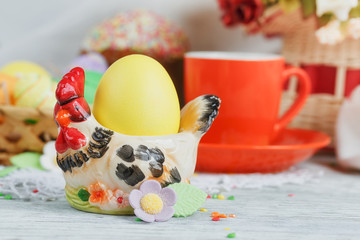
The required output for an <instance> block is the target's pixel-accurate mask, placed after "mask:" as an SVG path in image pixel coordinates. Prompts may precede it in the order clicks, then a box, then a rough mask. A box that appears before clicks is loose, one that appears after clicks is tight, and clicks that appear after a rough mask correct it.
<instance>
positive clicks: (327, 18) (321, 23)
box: [319, 13, 335, 27]
mask: <svg viewBox="0 0 360 240" xmlns="http://www.w3.org/2000/svg"><path fill="white" fill-rule="evenodd" d="M333 19H335V16H334V15H333V14H332V13H325V14H323V15H322V16H321V17H320V18H319V26H320V27H323V26H325V25H326V24H328V23H329V22H330V21H331V20H333Z"/></svg>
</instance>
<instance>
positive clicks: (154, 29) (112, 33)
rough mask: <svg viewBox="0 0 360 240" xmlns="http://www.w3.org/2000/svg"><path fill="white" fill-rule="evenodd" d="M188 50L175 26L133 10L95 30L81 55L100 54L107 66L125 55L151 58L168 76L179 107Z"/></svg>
mask: <svg viewBox="0 0 360 240" xmlns="http://www.w3.org/2000/svg"><path fill="white" fill-rule="evenodd" d="M189 46H190V44H189V41H188V38H187V37H186V35H185V34H184V32H183V31H182V30H181V29H180V28H179V27H178V26H177V25H176V24H174V23H172V22H170V21H169V20H167V19H165V18H164V17H162V16H159V15H158V14H156V13H154V12H151V11H145V10H133V11H129V12H124V13H120V14H118V15H116V16H114V17H113V18H110V19H108V20H106V21H104V22H102V23H100V24H99V25H97V26H95V27H94V28H93V29H92V30H91V31H90V33H89V34H88V35H87V36H86V38H85V40H84V44H83V49H82V52H98V53H101V54H102V55H103V56H104V57H105V58H106V60H107V62H108V63H109V65H111V64H112V63H114V62H115V61H117V60H118V59H120V58H121V57H124V56H126V55H129V54H136V53H141V54H145V55H147V56H150V57H152V58H155V59H156V60H157V61H159V62H160V63H161V64H162V65H163V66H164V67H165V69H166V70H167V71H168V72H169V74H170V76H171V78H172V80H173V81H174V84H175V88H176V90H177V93H178V95H179V100H180V104H181V105H183V103H184V102H183V56H184V53H185V52H186V51H187V50H189Z"/></svg>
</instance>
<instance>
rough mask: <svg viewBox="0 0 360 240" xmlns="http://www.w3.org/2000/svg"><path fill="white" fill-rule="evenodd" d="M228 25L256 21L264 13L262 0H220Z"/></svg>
mask: <svg viewBox="0 0 360 240" xmlns="http://www.w3.org/2000/svg"><path fill="white" fill-rule="evenodd" d="M218 3H219V6H220V8H221V9H222V12H223V15H222V22H223V23H224V25H226V26H233V25H236V24H238V23H242V24H249V23H252V22H255V21H256V20H257V19H258V18H259V17H260V16H261V15H262V13H263V11H264V6H263V3H262V0H218Z"/></svg>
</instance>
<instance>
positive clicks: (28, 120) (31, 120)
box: [24, 118, 38, 125]
mask: <svg viewBox="0 0 360 240" xmlns="http://www.w3.org/2000/svg"><path fill="white" fill-rule="evenodd" d="M24 122H25V123H27V124H30V125H34V124H36V123H37V122H38V120H36V119H30V118H29V119H25V120H24Z"/></svg>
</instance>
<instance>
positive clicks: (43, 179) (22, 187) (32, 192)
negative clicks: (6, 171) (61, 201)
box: [0, 167, 65, 201]
mask: <svg viewBox="0 0 360 240" xmlns="http://www.w3.org/2000/svg"><path fill="white" fill-rule="evenodd" d="M1 168H2V167H0V169H1ZM64 187H65V180H64V178H63V176H62V174H59V173H57V172H46V171H41V170H38V169H33V168H27V169H19V170H16V171H14V172H12V173H11V174H10V175H8V176H6V177H2V178H0V193H2V194H4V195H6V194H10V195H11V196H12V198H14V199H24V200H46V201H50V200H56V199H58V198H60V197H64V196H65V191H64Z"/></svg>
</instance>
